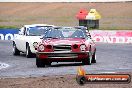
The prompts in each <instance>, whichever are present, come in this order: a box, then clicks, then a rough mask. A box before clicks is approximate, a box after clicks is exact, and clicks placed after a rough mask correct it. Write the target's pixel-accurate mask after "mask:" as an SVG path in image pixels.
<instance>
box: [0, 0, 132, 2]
mask: <svg viewBox="0 0 132 88" xmlns="http://www.w3.org/2000/svg"><path fill="white" fill-rule="evenodd" d="M126 1H132V0H0V2H126Z"/></svg>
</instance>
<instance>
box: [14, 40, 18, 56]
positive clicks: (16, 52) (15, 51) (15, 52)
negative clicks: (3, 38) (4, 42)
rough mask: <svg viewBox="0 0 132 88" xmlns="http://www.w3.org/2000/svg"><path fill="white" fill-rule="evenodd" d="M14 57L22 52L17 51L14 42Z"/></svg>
mask: <svg viewBox="0 0 132 88" xmlns="http://www.w3.org/2000/svg"><path fill="white" fill-rule="evenodd" d="M13 55H20V51H19V50H18V49H17V47H16V44H15V43H14V42H13Z"/></svg>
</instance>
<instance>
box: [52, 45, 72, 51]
mask: <svg viewBox="0 0 132 88" xmlns="http://www.w3.org/2000/svg"><path fill="white" fill-rule="evenodd" d="M53 47H54V51H71V45H55V46H53Z"/></svg>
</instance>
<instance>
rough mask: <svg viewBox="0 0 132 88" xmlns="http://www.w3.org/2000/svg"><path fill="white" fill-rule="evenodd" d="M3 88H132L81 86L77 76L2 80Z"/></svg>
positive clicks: (123, 87)
mask: <svg viewBox="0 0 132 88" xmlns="http://www.w3.org/2000/svg"><path fill="white" fill-rule="evenodd" d="M0 87H1V88H80V87H81V88H132V82H131V83H129V84H85V85H84V86H80V85H79V84H77V82H76V76H75V75H65V76H50V77H38V78H5V79H0Z"/></svg>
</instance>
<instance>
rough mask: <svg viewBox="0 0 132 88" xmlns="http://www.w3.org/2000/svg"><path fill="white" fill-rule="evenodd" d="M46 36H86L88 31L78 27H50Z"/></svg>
mask: <svg viewBox="0 0 132 88" xmlns="http://www.w3.org/2000/svg"><path fill="white" fill-rule="evenodd" d="M45 37H46V38H85V37H86V33H85V32H84V31H83V30H81V29H76V28H59V29H50V30H48V31H47V33H46V36H45Z"/></svg>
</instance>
